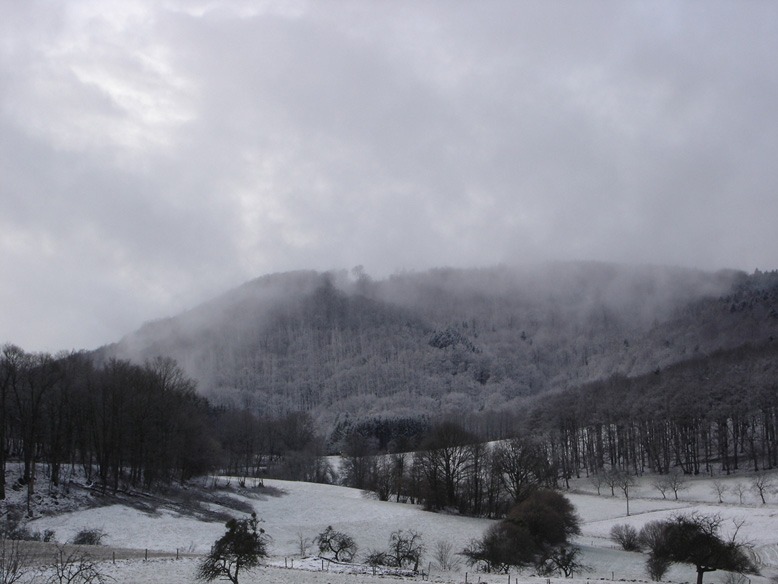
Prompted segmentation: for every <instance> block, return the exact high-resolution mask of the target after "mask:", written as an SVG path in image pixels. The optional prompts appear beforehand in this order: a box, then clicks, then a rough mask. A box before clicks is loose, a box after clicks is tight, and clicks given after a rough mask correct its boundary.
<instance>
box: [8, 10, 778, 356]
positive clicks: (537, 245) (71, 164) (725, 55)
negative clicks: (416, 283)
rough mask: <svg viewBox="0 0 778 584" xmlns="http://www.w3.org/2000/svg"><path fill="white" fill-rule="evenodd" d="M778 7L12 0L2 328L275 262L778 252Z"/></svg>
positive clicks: (118, 318)
mask: <svg viewBox="0 0 778 584" xmlns="http://www.w3.org/2000/svg"><path fill="white" fill-rule="evenodd" d="M776 55H778V3H777V2H772V1H768V0H764V1H747V0H746V1H735V0H732V1H730V2H711V1H709V0H699V1H686V2H678V1H675V0H673V1H670V2H660V1H656V0H651V1H646V2H628V1H618V2H616V1H607V2H582V1H575V2H573V1H569V2H561V1H560V2H554V1H548V0H542V1H539V2H525V1H519V0H506V1H489V0H486V1H471V2H457V1H447V2H442V1H438V0H434V1H432V0H430V1H427V2H425V1H423V0H421V1H420V0H410V1H408V2H403V1H397V0H392V1H389V0H374V1H371V0H355V1H353V2H346V1H338V0H315V1H311V2H295V1H293V0H284V1H281V0H279V1H275V2H272V1H271V2H259V1H255V0H251V1H245V2H244V1H240V0H235V1H231V0H218V1H199V0H148V1H143V0H140V1H137V2H136V1H111V0H85V1H78V0H69V1H68V2H50V1H36V0H24V1H18V0H0V343H2V342H13V343H16V344H19V345H21V346H22V347H23V348H25V349H27V350H30V351H38V350H47V351H58V350H63V349H80V348H89V349H91V348H96V347H98V346H100V345H102V344H104V343H108V342H113V341H117V340H119V339H120V338H121V337H122V336H123V335H124V334H126V333H129V332H131V331H132V330H134V329H136V328H137V327H138V326H140V325H141V324H142V323H143V322H145V321H147V320H152V319H155V318H160V317H164V316H172V315H174V314H176V313H178V312H180V311H182V310H184V309H186V308H191V307H193V306H195V305H196V304H198V303H200V302H202V301H204V300H207V299H209V298H210V297H212V296H215V295H217V294H219V293H221V292H224V291H226V290H228V289H230V288H233V287H235V286H237V285H239V284H240V283H242V282H244V281H246V280H249V279H252V278H255V277H257V276H260V275H263V274H267V273H271V272H279V271H288V270H294V269H301V268H312V269H317V270H327V269H333V268H346V269H349V268H352V267H353V266H356V265H359V264H361V265H364V267H365V270H366V271H367V272H368V273H369V274H371V275H373V276H374V277H382V276H386V275H389V274H391V273H393V272H395V271H397V270H403V269H405V270H422V269H426V268H430V267H438V266H465V267H466V266H488V265H493V264H497V263H512V262H515V261H525V260H546V259H562V260H567V259H585V260H602V261H617V262H639V263H654V264H670V265H678V266H688V267H695V268H702V269H710V270H716V269H720V268H737V269H743V270H747V271H753V270H754V269H755V268H759V269H762V270H768V269H776V268H778V58H776Z"/></svg>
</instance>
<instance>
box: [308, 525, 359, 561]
mask: <svg viewBox="0 0 778 584" xmlns="http://www.w3.org/2000/svg"><path fill="white" fill-rule="evenodd" d="M315 541H316V544H317V545H318V546H319V553H322V554H332V557H333V559H334V560H335V561H336V562H350V561H351V560H352V559H354V556H355V555H357V544H356V542H355V541H354V538H353V537H351V536H350V535H349V534H347V533H343V532H342V531H336V530H334V529H333V528H332V526H331V525H330V526H328V527H327V529H325V530H324V531H322V532H321V533H320V534H319V535H317V536H316V540H315Z"/></svg>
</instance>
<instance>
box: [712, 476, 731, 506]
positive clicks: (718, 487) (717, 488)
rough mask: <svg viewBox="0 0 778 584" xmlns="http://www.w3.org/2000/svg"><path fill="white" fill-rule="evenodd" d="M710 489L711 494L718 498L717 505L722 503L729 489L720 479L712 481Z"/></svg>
mask: <svg viewBox="0 0 778 584" xmlns="http://www.w3.org/2000/svg"><path fill="white" fill-rule="evenodd" d="M711 489H712V490H713V493H714V494H715V495H716V496H717V497H718V499H719V503H723V502H724V493H726V492H727V491H729V487H728V486H727V485H726V484H725V483H724V481H722V480H720V479H716V480H714V481H713V485H712V486H711Z"/></svg>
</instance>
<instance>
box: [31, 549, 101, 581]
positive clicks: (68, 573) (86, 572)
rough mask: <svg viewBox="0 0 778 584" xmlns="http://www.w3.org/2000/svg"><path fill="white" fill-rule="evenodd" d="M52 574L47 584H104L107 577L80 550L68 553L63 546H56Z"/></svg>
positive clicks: (87, 555) (95, 563)
mask: <svg viewBox="0 0 778 584" xmlns="http://www.w3.org/2000/svg"><path fill="white" fill-rule="evenodd" d="M51 568H52V570H53V572H54V573H53V574H52V575H51V576H50V577H49V578H48V580H47V581H46V583H47V584H105V582H106V581H107V577H106V576H105V574H103V573H102V572H101V571H100V568H99V565H98V564H97V562H95V561H94V560H92V558H90V557H89V554H86V553H84V552H82V551H80V550H76V551H72V552H70V553H68V552H67V551H66V550H65V547H64V546H57V553H56V554H54V562H53V563H52V564H51Z"/></svg>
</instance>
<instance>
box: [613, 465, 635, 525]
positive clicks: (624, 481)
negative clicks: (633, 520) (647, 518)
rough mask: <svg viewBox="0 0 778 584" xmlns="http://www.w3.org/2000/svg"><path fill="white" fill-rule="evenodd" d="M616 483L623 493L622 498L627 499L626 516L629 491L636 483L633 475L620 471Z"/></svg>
mask: <svg viewBox="0 0 778 584" xmlns="http://www.w3.org/2000/svg"><path fill="white" fill-rule="evenodd" d="M616 481H617V482H616V484H617V485H618V487H619V489H621V492H622V493H624V498H625V499H626V500H627V517H629V493H630V490H632V488H633V487H635V486H636V485H637V481H636V480H635V477H633V476H632V475H631V474H629V473H628V472H620V473H618V474H617V479H616Z"/></svg>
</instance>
